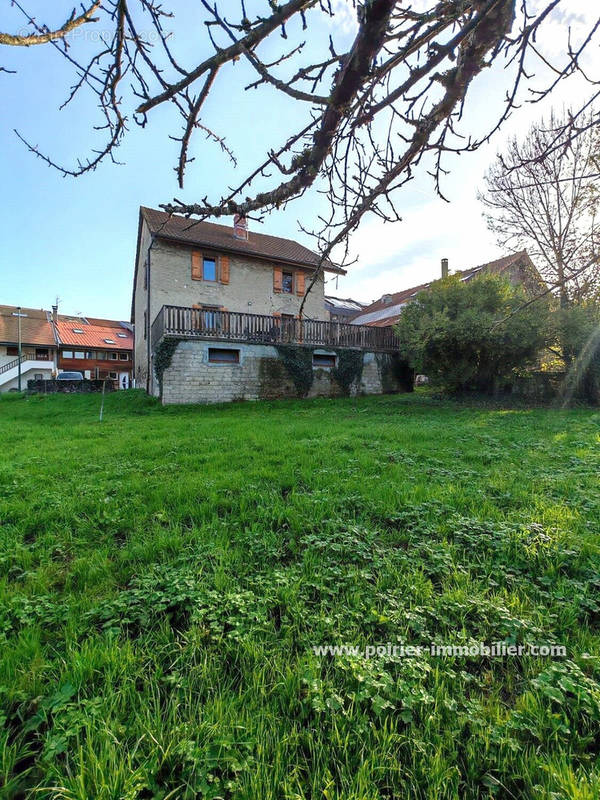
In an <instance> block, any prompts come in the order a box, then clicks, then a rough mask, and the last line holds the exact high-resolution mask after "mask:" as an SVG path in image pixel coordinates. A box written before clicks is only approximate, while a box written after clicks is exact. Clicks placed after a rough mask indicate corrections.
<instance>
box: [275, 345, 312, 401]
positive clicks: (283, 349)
mask: <svg viewBox="0 0 600 800" xmlns="http://www.w3.org/2000/svg"><path fill="white" fill-rule="evenodd" d="M275 346H276V347H277V352H278V353H279V355H280V356H281V360H282V361H283V366H284V367H285V368H286V370H287V373H288V375H289V376H290V377H291V379H292V380H293V381H294V386H295V387H296V391H297V392H298V394H299V395H300V397H306V395H307V394H308V393H309V391H310V387H311V386H312V382H313V365H312V358H313V350H314V348H313V347H303V346H300V345H294V344H278V345H275Z"/></svg>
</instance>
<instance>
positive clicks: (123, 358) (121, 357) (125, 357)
mask: <svg viewBox="0 0 600 800" xmlns="http://www.w3.org/2000/svg"><path fill="white" fill-rule="evenodd" d="M119 361H129V355H128V354H127V353H119Z"/></svg>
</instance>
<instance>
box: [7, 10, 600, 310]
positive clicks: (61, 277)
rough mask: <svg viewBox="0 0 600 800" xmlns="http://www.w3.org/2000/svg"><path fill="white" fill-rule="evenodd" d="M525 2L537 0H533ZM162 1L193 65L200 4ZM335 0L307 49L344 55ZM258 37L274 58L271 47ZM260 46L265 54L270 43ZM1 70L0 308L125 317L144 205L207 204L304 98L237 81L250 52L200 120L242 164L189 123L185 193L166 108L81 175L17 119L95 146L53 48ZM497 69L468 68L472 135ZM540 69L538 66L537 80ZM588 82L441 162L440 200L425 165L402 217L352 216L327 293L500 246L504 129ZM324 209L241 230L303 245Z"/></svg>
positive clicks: (173, 124)
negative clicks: (487, 177) (473, 73)
mask: <svg viewBox="0 0 600 800" xmlns="http://www.w3.org/2000/svg"><path fill="white" fill-rule="evenodd" d="M252 1H254V6H255V7H256V8H258V7H261V3H262V6H265V5H266V0H250V2H252ZM229 2H230V0H227V3H229ZM536 3H537V4H538V5H539V4H541V3H542V0H533V5H534V6H535V4H536ZM416 4H417V5H426V4H427V0H416ZM170 5H172V6H173V7H174V8H175V11H176V21H177V22H176V23H173V30H174V36H173V39H172V46H173V48H174V50H176V52H177V53H178V54H179V55H180V58H181V60H182V62H183V63H185V64H186V65H190V64H193V63H195V60H197V59H198V48H200V52H201V53H202V54H206V53H208V52H209V45H208V43H207V41H206V39H205V34H204V31H203V25H202V16H201V12H200V10H199V6H200V4H199V3H198V4H190V3H189V2H185V1H184V0H173V2H172V3H171V4H170ZM334 5H335V7H336V10H337V14H336V16H335V18H334V20H333V21H331V22H327V23H322V24H320V25H319V26H318V27H317V28H311V29H310V39H309V40H308V42H307V47H306V50H305V52H311V51H312V50H314V52H319V50H320V49H322V47H323V46H326V45H327V38H328V36H329V35H330V34H331V35H332V36H333V37H334V39H335V41H336V45H337V46H338V50H341V51H343V49H342V48H343V47H344V45H346V46H347V44H348V43H349V42H350V41H351V40H352V38H353V35H354V31H355V13H354V11H353V10H352V6H351V3H350V2H347V0H335V2H334ZM47 6H48V4H47V3H45V2H44V1H43V0H31V2H29V4H28V5H27V9H28V10H29V11H30V13H32V14H38V12H39V18H40V19H41V18H44V17H43V14H42V11H43V10H44V8H46V9H47ZM63 6H64V8H63ZM594 6H595V2H592V0H563V3H562V4H561V8H563V10H562V11H561V13H560V14H558V13H557V14H555V16H554V17H553V18H552V19H551V20H550V22H549V24H548V26H547V28H546V30H545V34H544V48H545V52H547V53H552V54H553V55H555V56H556V57H557V58H562V57H564V53H565V41H566V31H567V29H568V27H569V25H570V26H572V28H573V31H574V34H575V35H577V34H578V33H580V32H581V31H582V30H583V28H584V26H585V25H587V24H589V23H590V21H591V20H592V18H593V17H594V18H595V16H596V14H597V11H596V12H595V11H594ZM227 7H229V6H227ZM71 8H72V4H71V6H68V4H63V3H61V2H57V3H53V4H52V8H51V13H52V15H53V16H52V18H50V19H48V17H47V16H46V17H45V19H47V20H48V22H49V23H50V24H52V23H60V22H62V21H63V20H64V18H66V17H67V16H68V14H69V13H70V11H71ZM235 8H237V4H236V6H235ZM45 13H46V14H47V13H49V12H48V11H46V12H45ZM21 28H23V19H22V17H21V16H20V14H19V11H18V9H17V8H16V7H15V6H13V5H12V4H11V3H10V2H8V0H0V30H2V31H10V32H14V31H17V30H19V29H21ZM198 31H199V34H197V33H196V32H198ZM293 33H294V31H293V30H291V31H290V34H293ZM100 34H101V29H98V28H96V29H95V30H92V26H87V27H86V29H85V31H84V32H75V33H74V34H71V37H70V45H71V49H70V51H69V52H70V53H71V54H72V55H73V56H75V57H78V58H84V56H85V55H86V54H88V53H91V52H92V48H94V47H96V46H97V41H98V37H99V35H100ZM292 38H293V36H292ZM269 47H273V48H274V49H273V52H272V55H274V53H275V48H277V47H279V42H275V43H273V45H269ZM262 54H263V56H264V57H265V59H267V60H268V57H269V55H270V53H269V50H268V49H266V50H264V51H263V52H262ZM587 64H588V65H589V66H590V68H594V67H597V68H600V54H599V53H598V51H597V45H596V46H594V49H593V50H590V52H589V53H588V56H587ZM0 66H3V67H5V68H8V69H14V70H16V74H8V73H6V72H0V97H1V98H2V100H1V106H0V184H1V186H2V201H1V202H2V213H1V214H0V304H14V305H22V306H28V307H34V308H42V307H43V308H49V307H50V306H51V305H52V304H53V303H54V302H55V300H56V298H57V297H58V298H59V306H60V310H61V312H63V313H68V314H76V313H82V314H84V315H89V316H97V317H108V318H115V319H129V315H130V308H131V290H132V278H133V269H134V261H135V248H136V237H137V224H138V210H139V206H140V205H146V206H153V207H158V204H160V203H165V202H170V201H171V200H172V199H173V198H174V197H177V198H179V199H182V200H184V201H187V202H195V201H198V200H201V199H202V198H203V197H204V196H206V195H208V196H209V198H210V199H217V198H218V197H219V196H220V195H221V193H222V192H223V191H224V190H225V187H226V186H228V185H233V184H234V183H235V182H236V181H237V182H239V180H240V178H241V177H243V176H244V174H245V172H248V171H249V170H250V169H253V168H254V167H255V166H256V164H257V162H258V160H259V159H260V158H261V156H264V153H265V148H266V147H267V146H269V147H271V146H275V145H277V143H281V142H283V141H285V139H286V138H287V136H288V135H289V134H290V133H291V132H292V131H293V130H294V129H295V127H296V126H297V127H300V124H302V122H303V121H306V116H305V114H306V113H307V109H306V108H304V107H303V108H300V107H299V105H298V103H296V102H295V101H290V99H289V98H283V97H281V96H278V95H277V94H276V93H275V91H274V90H273V89H271V88H261V89H258V90H250V91H244V86H245V85H246V83H247V82H249V80H250V76H251V73H250V71H249V67H248V66H247V65H246V64H245V63H242V62H237V63H236V64H235V65H232V66H230V67H229V68H226V69H224V70H223V71H222V73H221V74H220V75H219V77H218V79H217V82H216V84H215V87H214V89H213V92H212V95H211V96H210V97H209V100H208V103H207V105H206V109H205V114H204V117H203V120H204V121H205V122H207V124H209V125H210V126H211V127H212V128H214V129H215V130H216V131H217V132H218V133H219V134H222V135H225V136H226V138H227V142H228V145H229V146H230V147H231V149H232V150H233V152H234V153H235V156H236V158H237V160H238V163H237V167H236V168H233V166H232V164H231V163H230V162H229V161H228V159H227V158H226V157H225V156H224V155H223V154H222V153H221V152H220V150H219V148H218V147H217V146H215V145H214V144H211V143H209V142H207V141H206V140H205V138H204V136H203V135H202V134H201V133H197V134H196V138H195V139H194V141H193V146H192V153H193V155H194V157H195V160H194V162H193V163H192V164H191V165H190V167H189V171H188V175H187V178H186V184H185V188H184V189H183V190H180V189H179V188H178V187H177V181H176V175H175V172H174V170H173V167H174V165H175V163H176V158H177V143H176V142H174V141H172V140H171V139H170V138H169V136H172V135H179V131H180V120H179V118H178V117H177V114H176V112H175V110H174V109H170V108H159V109H157V110H156V111H155V112H153V113H152V114H151V115H150V118H149V123H148V125H147V126H146V128H144V129H141V128H139V127H136V126H135V125H133V124H132V125H131V127H130V132H129V133H128V135H127V137H126V139H125V141H124V143H123V144H122V145H121V147H120V148H119V150H118V151H117V157H118V160H119V162H122V163H120V164H112V163H110V161H107V162H105V163H104V164H102V165H101V166H100V167H99V168H98V169H97V170H95V171H94V172H91V173H88V174H86V175H84V176H82V177H80V178H77V179H73V178H68V177H67V178H64V177H62V176H61V174H60V173H59V172H57V171H56V170H54V169H52V168H50V167H48V166H47V165H46V164H44V163H43V162H42V161H41V160H40V159H38V158H36V157H35V156H34V155H33V154H31V153H30V152H28V151H27V149H26V148H25V146H24V145H23V144H22V143H21V142H20V141H19V139H18V138H17V136H16V134H15V132H14V129H17V130H19V131H20V132H21V134H22V135H23V136H25V137H26V138H27V139H28V140H29V141H31V142H32V143H33V144H35V145H37V146H39V148H40V149H41V150H42V151H44V152H47V153H49V154H50V155H51V156H52V157H53V158H55V159H56V160H58V161H60V162H62V163H65V164H69V165H72V164H74V163H76V161H77V159H78V158H79V157H85V156H86V155H88V154H89V152H90V144H91V146H92V147H93V146H97V145H98V144H99V142H100V134H99V133H98V132H96V133H95V134H94V133H92V134H91V133H90V130H91V124H97V123H98V116H97V110H96V108H95V104H94V100H93V98H92V97H90V96H89V95H88V96H86V95H80V97H79V99H76V100H75V101H74V102H73V103H71V104H70V105H69V106H68V107H67V108H66V109H65V110H63V111H60V110H59V106H60V105H61V104H62V102H63V101H64V100H65V98H66V97H67V96H68V93H69V89H70V86H71V85H72V83H73V77H74V76H73V71H72V68H71V67H70V66H69V64H68V63H67V62H66V61H65V60H64V59H63V58H62V57H61V56H60V54H58V53H57V52H56V50H55V49H54V48H53V47H51V46H41V47H32V48H27V49H25V48H7V47H4V48H0ZM598 71H600V69H599V70H597V72H596V73H595V74H596V75H597V73H598ZM508 77H509V74H508V72H507V71H506V70H505V69H500V68H494V69H491V70H486V71H484V73H483V74H482V75H480V76H479V77H478V78H477V79H476V81H475V82H474V84H473V86H472V89H471V93H470V95H469V99H468V101H467V105H466V108H465V118H467V119H468V120H469V124H472V125H473V126H474V127H475V128H476V129H481V130H483V128H484V127H485V126H486V125H488V124H489V122H490V120H491V119H492V117H491V115H492V114H493V112H494V111H496V110H497V108H498V105H499V104H500V103H501V101H502V98H503V93H504V91H505V89H506V86H507V80H508ZM543 77H544V76H543V74H541V73H540V74H539V79H540V83H541V82H542V80H543ZM588 93H589V87H588V86H586V85H585V84H584V82H583V81H582V80H581V79H580V78H577V77H575V78H574V79H572V80H570V81H569V82H568V83H566V84H565V85H564V86H563V87H559V90H558V91H557V92H556V93H555V94H554V95H553V97H552V98H551V99H550V100H548V101H545V102H543V103H539V104H535V105H532V104H528V103H524V104H523V105H522V107H521V108H520V109H518V110H517V111H515V112H514V113H513V115H512V116H511V118H510V120H509V121H508V123H507V124H506V125H505V127H504V128H503V129H502V130H501V131H500V132H499V133H498V134H497V135H496V136H495V138H494V139H493V140H492V142H491V143H490V144H488V145H486V146H484V147H482V148H481V149H480V150H479V151H477V152H475V153H469V154H465V155H462V156H460V157H458V156H457V157H452V158H450V159H449V160H448V162H447V165H446V166H447V167H449V168H450V170H451V172H450V174H449V175H448V176H447V178H446V179H445V181H444V185H443V190H444V194H445V196H446V197H447V198H448V199H449V200H450V202H448V203H447V202H444V201H442V200H440V199H439V198H437V197H436V196H435V190H434V186H433V183H432V181H431V178H429V177H428V176H427V175H426V174H424V170H422V172H421V173H420V174H418V175H417V177H416V179H415V180H414V181H412V182H411V183H410V184H408V185H407V186H406V187H405V189H403V190H401V193H400V194H398V196H397V198H396V199H397V207H398V209H399V210H400V212H401V215H402V221H401V222H397V223H394V224H392V223H385V222H383V221H381V220H379V219H377V218H375V217H373V216H368V215H367V216H366V217H365V218H364V219H363V222H362V224H361V226H360V228H359V229H358V230H357V231H356V232H355V233H354V234H353V236H352V239H351V251H352V254H353V255H354V256H355V257H356V258H357V261H356V263H355V264H353V265H352V266H350V267H349V269H348V274H347V275H346V276H345V277H333V278H331V279H329V280H328V283H327V286H326V292H327V293H328V294H333V295H336V296H338V297H353V298H355V299H358V300H360V301H363V302H370V301H373V300H375V299H377V298H378V297H380V296H381V295H382V294H383V293H386V292H395V291H400V290H401V289H403V288H407V287H409V286H412V285H416V284H419V283H422V282H424V281H428V280H431V279H432V278H435V277H438V275H439V273H440V259H441V258H442V257H446V258H448V259H449V261H450V268H451V271H452V269H462V268H466V267H470V266H474V265H477V264H481V263H484V262H486V261H489V260H491V259H493V258H495V257H499V256H501V255H502V254H503V253H502V251H501V250H499V249H498V247H497V245H496V243H495V241H494V238H493V236H492V235H491V234H490V233H489V232H488V230H487V228H486V225H485V221H484V219H483V217H482V208H481V204H480V203H479V201H478V200H477V191H478V189H480V188H481V187H482V180H483V175H484V173H485V170H486V168H487V167H488V166H489V164H490V163H491V161H492V159H493V158H494V156H495V153H496V152H497V150H498V149H502V147H503V145H504V143H505V142H506V140H507V138H508V137H509V136H511V135H514V134H517V135H519V134H523V133H525V132H526V130H527V128H528V127H529V125H530V124H531V123H532V122H534V121H535V120H536V119H538V118H539V117H540V116H541V115H542V114H547V113H548V111H549V109H550V107H551V105H554V106H555V107H557V108H561V107H562V106H563V105H569V104H574V103H576V102H578V100H580V99H582V98H584V97H585V96H586V95H587V94H588ZM322 210H324V209H323V200H322V198H321V197H320V196H319V195H318V194H317V193H316V192H315V191H312V192H309V193H307V194H306V195H305V196H304V197H303V198H301V199H299V200H297V201H295V202H293V203H291V204H289V205H288V207H287V208H286V209H285V210H282V211H277V212H275V213H272V214H271V215H269V216H267V217H265V219H264V221H263V222H262V224H261V223H259V222H256V221H254V220H252V221H251V222H250V226H251V230H256V231H260V232H264V233H270V234H274V235H280V236H286V237H289V238H294V239H297V240H299V241H302V242H303V243H304V244H306V245H307V246H309V247H310V246H311V244H312V242H311V240H310V239H309V238H307V237H306V235H305V234H303V233H302V232H301V231H300V225H304V226H306V225H308V227H311V225H312V223H313V222H314V219H315V214H316V213H318V212H319V211H322Z"/></svg>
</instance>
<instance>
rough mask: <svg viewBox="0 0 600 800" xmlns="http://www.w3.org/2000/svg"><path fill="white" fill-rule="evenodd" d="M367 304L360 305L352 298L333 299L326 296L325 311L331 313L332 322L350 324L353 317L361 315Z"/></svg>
mask: <svg viewBox="0 0 600 800" xmlns="http://www.w3.org/2000/svg"><path fill="white" fill-rule="evenodd" d="M366 306H367V303H359V302H358V301H357V300H352V299H350V298H347V299H342V298H341V297H332V296H331V295H325V309H326V311H328V312H329V319H330V320H331V322H349V321H350V320H351V319H352V317H355V316H356V315H357V314H359V313H360V312H361V311H362V310H363V308H366Z"/></svg>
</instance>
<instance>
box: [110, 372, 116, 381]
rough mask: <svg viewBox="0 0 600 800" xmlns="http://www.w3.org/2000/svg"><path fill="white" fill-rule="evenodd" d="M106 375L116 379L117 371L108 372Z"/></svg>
mask: <svg viewBox="0 0 600 800" xmlns="http://www.w3.org/2000/svg"><path fill="white" fill-rule="evenodd" d="M108 377H109V378H111V379H112V380H113V381H116V380H117V373H116V372H109V373H108Z"/></svg>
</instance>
